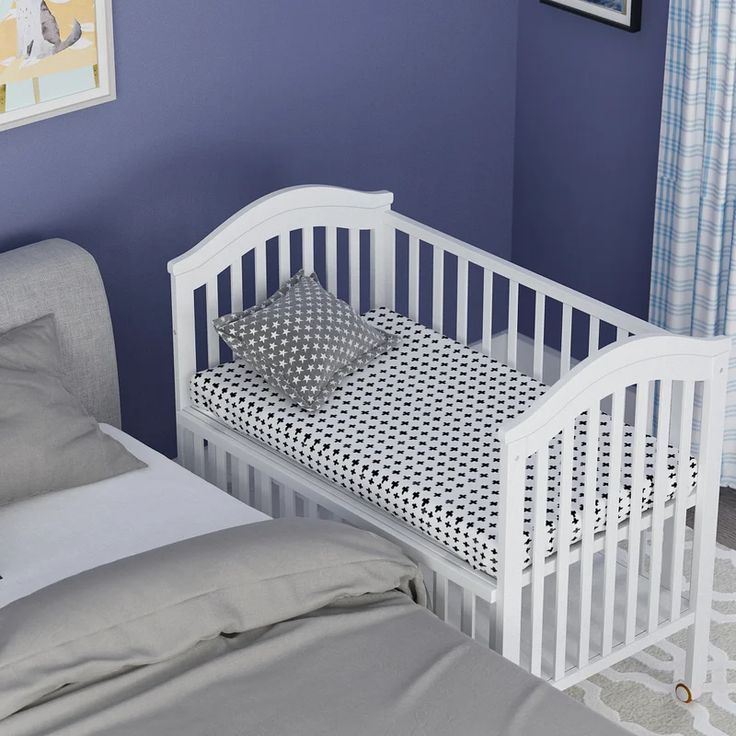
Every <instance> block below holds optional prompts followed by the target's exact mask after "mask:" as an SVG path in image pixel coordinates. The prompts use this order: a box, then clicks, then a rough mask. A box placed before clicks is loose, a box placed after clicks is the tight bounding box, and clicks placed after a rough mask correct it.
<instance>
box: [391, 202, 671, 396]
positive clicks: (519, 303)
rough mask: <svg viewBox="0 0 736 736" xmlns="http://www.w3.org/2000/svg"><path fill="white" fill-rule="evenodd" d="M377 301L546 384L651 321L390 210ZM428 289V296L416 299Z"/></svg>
mask: <svg viewBox="0 0 736 736" xmlns="http://www.w3.org/2000/svg"><path fill="white" fill-rule="evenodd" d="M385 227H386V232H385V235H384V237H383V243H384V244H385V245H387V246H390V248H391V250H392V251H393V252H391V251H390V250H387V251H385V255H384V259H385V262H384V263H383V264H382V268H383V269H384V270H385V271H386V274H387V277H386V278H385V279H384V280H383V291H382V292H380V293H379V294H378V298H379V304H380V305H383V306H388V307H390V308H391V309H396V310H397V311H405V312H406V313H407V315H408V316H409V317H411V318H412V319H415V320H417V321H424V322H426V323H427V324H430V325H431V326H432V327H433V328H434V329H435V330H437V331H438V332H441V333H443V334H445V335H448V336H449V337H453V338H455V339H456V340H458V342H461V343H466V344H471V343H472V344H474V345H476V346H477V347H478V349H480V350H481V351H482V352H483V353H485V354H486V355H489V356H491V357H493V358H497V359H498V360H501V361H502V362H504V363H506V364H507V365H510V366H512V367H515V368H518V369H520V370H522V371H523V372H525V373H527V374H528V375H532V376H534V377H535V378H537V379H539V380H542V381H544V382H545V383H548V384H552V383H554V382H555V381H557V380H558V379H559V378H561V377H562V376H564V375H565V374H566V373H567V372H568V371H569V370H570V368H571V367H572V366H573V365H574V364H575V363H576V362H578V361H579V360H582V359H584V358H586V357H588V356H589V355H592V354H594V353H596V352H597V351H598V350H600V349H601V348H603V347H606V346H607V345H609V344H611V343H613V342H616V341H620V340H623V339H626V338H628V337H630V336H631V335H637V334H644V333H647V334H657V333H662V332H663V331H662V330H660V329H659V328H658V327H656V326H654V325H652V324H650V323H648V322H646V321H644V320H642V319H639V318H638V317H634V316H632V315H630V314H627V313H626V312H623V311H621V310H620V309H616V308H615V307H612V306H610V305H608V304H605V303H603V302H601V301H599V300H597V299H593V298H592V297H589V296H586V295H585V294H582V293H581V292H578V291H575V290H574V289H571V288H568V287H566V286H564V285H562V284H559V283H557V282H555V281H552V280H551V279H548V278H545V277H543V276H540V275H539V274H536V273H534V272H532V271H529V270H528V269H525V268H522V267H521V266H518V265H516V264H514V263H511V262H509V261H506V260H504V259H502V258H499V257H498V256H495V255H493V254H492V253H489V252H487V251H485V250H481V249H480V248H477V247H475V246H473V245H469V244H468V243H465V242H463V241H461V240H458V239H457V238H454V237H452V236H450V235H446V234H445V233H442V232H440V231H439V230H435V229H434V228H431V227H428V226H427V225H423V224H422V223H420V222H417V221H416V220H412V219H411V218H409V217H406V216H404V215H401V214H399V213H397V212H394V211H393V210H389V211H388V212H387V213H386V226H385ZM426 294H430V295H431V298H429V299H427V298H423V297H424V295H426Z"/></svg>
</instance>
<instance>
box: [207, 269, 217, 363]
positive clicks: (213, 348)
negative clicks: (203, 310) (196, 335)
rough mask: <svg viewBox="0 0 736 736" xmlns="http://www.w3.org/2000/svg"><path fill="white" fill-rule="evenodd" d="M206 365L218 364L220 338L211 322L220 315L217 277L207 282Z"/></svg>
mask: <svg viewBox="0 0 736 736" xmlns="http://www.w3.org/2000/svg"><path fill="white" fill-rule="evenodd" d="M205 288H206V290H207V365H208V366H209V367H210V368H212V366H215V365H217V364H218V363H219V362H220V336H219V335H218V334H217V331H216V330H215V327H214V325H213V324H212V321H213V320H215V319H217V317H219V314H220V307H219V304H218V301H217V276H214V277H213V278H211V279H210V280H209V281H208V282H207V286H206V287H205Z"/></svg>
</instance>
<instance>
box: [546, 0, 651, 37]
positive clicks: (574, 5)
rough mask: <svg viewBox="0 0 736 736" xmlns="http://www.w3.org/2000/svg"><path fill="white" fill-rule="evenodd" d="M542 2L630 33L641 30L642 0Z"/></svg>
mask: <svg viewBox="0 0 736 736" xmlns="http://www.w3.org/2000/svg"><path fill="white" fill-rule="evenodd" d="M541 2H542V3H544V4H545V5H551V6H552V7H555V8H560V9H561V10H567V11H568V12H570V13H575V14H576V15H582V16H583V17H585V18H592V19H593V20H597V21H598V22H600V23H605V24H606V25H609V26H613V27H614V28H621V29H622V30H624V31H628V32H629V33H637V32H638V31H640V30H641V6H642V0H541ZM617 6H618V7H617Z"/></svg>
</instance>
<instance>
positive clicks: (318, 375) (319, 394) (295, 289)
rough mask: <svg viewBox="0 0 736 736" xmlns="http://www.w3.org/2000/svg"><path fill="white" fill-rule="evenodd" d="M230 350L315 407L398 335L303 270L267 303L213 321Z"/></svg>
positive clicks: (281, 389) (298, 401) (289, 393)
mask: <svg viewBox="0 0 736 736" xmlns="http://www.w3.org/2000/svg"><path fill="white" fill-rule="evenodd" d="M214 326H215V329H216V330H217V332H218V333H219V334H220V336H221V337H222V339H223V340H224V341H225V343H226V344H227V345H228V346H229V347H230V349H231V350H232V351H233V352H234V353H235V355H237V356H238V357H239V358H241V359H242V360H243V361H245V362H246V363H247V364H248V365H249V366H250V367H252V368H253V370H254V371H256V373H258V374H259V375H261V376H263V377H264V378H265V379H266V381H268V383H269V384H270V385H271V386H272V387H273V388H274V389H276V390H277V391H279V392H280V393H282V394H283V395H284V396H286V398H288V399H289V400H290V401H292V402H293V403H295V404H298V405H299V406H301V407H302V408H303V409H306V410H307V411H315V410H317V409H318V408H319V407H320V406H321V404H323V403H324V402H325V400H326V399H327V398H328V397H329V396H330V394H331V393H332V392H333V391H334V390H335V388H336V387H337V385H338V384H339V382H340V381H341V380H342V379H343V378H345V376H348V375H350V374H351V373H352V372H353V371H355V370H356V369H358V368H360V367H361V366H362V365H365V364H366V363H368V362H370V361H371V360H373V358H375V357H376V356H377V355H380V354H381V353H383V352H385V351H386V350H388V349H389V348H390V347H391V346H393V345H395V344H397V342H398V340H397V338H395V337H394V336H393V335H390V334H388V333H386V332H384V331H383V330H378V329H376V328H375V327H372V326H371V325H369V324H368V323H367V322H365V321H364V320H363V319H361V318H360V317H359V316H358V315H357V314H356V313H355V312H354V311H353V309H352V308H351V307H350V305H349V304H347V303H345V302H344V301H341V300H340V299H337V298H336V297H335V296H333V295H332V294H330V293H329V292H328V291H325V290H324V289H323V288H322V286H321V285H320V283H319V281H318V280H317V277H316V276H315V275H314V274H311V275H310V276H306V275H305V274H304V271H299V273H297V274H296V276H294V277H293V278H291V279H289V281H287V282H286V283H285V284H284V285H283V286H282V287H281V288H280V289H279V290H278V291H276V292H275V293H274V294H273V295H272V296H271V297H269V298H268V299H266V300H265V301H264V302H262V303H260V304H257V305H256V306H255V307H251V308H250V309H247V310H246V311H245V312H237V313H234V314H228V315H225V316H224V317H219V318H218V319H216V320H214Z"/></svg>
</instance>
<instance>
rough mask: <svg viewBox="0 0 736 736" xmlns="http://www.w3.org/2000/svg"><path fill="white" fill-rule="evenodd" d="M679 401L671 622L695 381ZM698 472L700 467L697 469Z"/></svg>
mask: <svg viewBox="0 0 736 736" xmlns="http://www.w3.org/2000/svg"><path fill="white" fill-rule="evenodd" d="M681 395H682V401H681V403H680V431H679V436H680V443H679V447H678V453H679V454H678V464H677V493H676V495H675V512H674V518H673V522H672V525H673V534H672V569H671V571H670V575H671V579H670V590H671V591H672V593H671V596H672V598H671V601H670V618H671V619H672V620H673V621H674V620H675V619H676V618H678V617H679V616H680V613H681V612H682V566H683V562H684V555H685V513H686V511H687V508H686V502H687V497H688V496H689V495H690V488H691V483H690V453H691V444H692V431H693V407H694V403H695V384H694V383H693V382H692V381H684V382H683V385H682V392H681ZM698 470H699V472H702V471H700V469H698Z"/></svg>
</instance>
